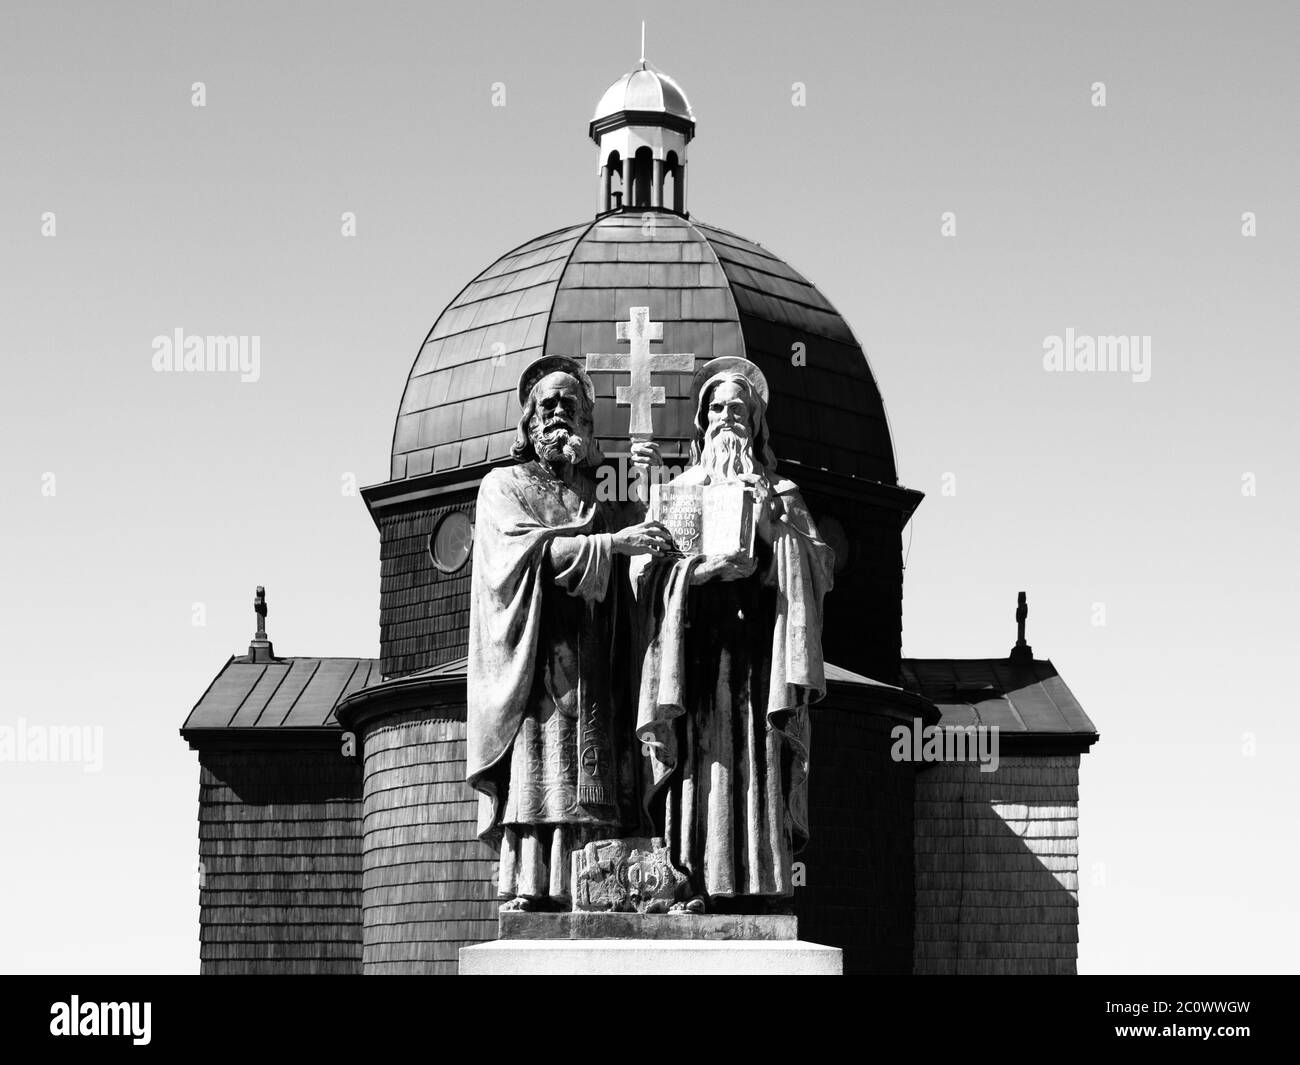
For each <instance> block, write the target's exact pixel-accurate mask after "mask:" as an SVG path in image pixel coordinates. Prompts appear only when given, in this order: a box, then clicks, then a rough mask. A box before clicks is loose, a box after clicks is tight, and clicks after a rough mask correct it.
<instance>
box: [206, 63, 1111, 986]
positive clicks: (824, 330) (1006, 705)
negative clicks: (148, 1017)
mask: <svg viewBox="0 0 1300 1065" xmlns="http://www.w3.org/2000/svg"><path fill="white" fill-rule="evenodd" d="M587 132H588V135H589V137H590V139H591V141H592V142H593V144H594V147H595V164H596V165H595V168H594V174H593V175H592V176H593V177H594V181H593V182H592V186H593V188H592V192H593V193H594V198H595V203H594V210H593V212H592V214H591V216H590V217H588V218H586V219H581V220H577V221H576V222H575V223H574V224H572V225H567V226H562V227H559V228H555V229H552V230H551V231H550V232H547V233H543V234H541V235H539V236H536V237H533V238H532V239H529V240H527V241H525V242H524V243H521V244H520V245H518V246H517V247H515V248H513V249H511V250H509V251H507V252H505V254H503V255H500V256H499V257H498V258H496V259H495V260H493V261H492V262H491V263H490V264H489V265H487V266H486V267H485V268H484V269H483V270H481V271H480V272H479V273H478V274H476V275H475V276H474V277H473V278H471V279H470V280H469V281H468V283H467V284H466V285H465V287H464V288H463V289H462V290H461V291H460V293H459V294H458V295H456V296H455V298H454V299H452V300H451V302H450V303H449V304H448V305H447V306H446V308H445V310H443V312H442V313H441V314H440V315H439V316H438V318H437V320H436V321H435V322H434V323H433V325H432V328H431V329H430V331H429V333H428V335H427V337H426V338H425V339H424V341H423V343H422V344H421V345H420V346H419V349H418V351H417V352H416V355H415V358H414V362H413V364H412V365H411V368H410V372H409V374H408V376H407V379H406V381H405V384H404V387H403V389H402V393H401V398H400V401H399V402H398V406H397V412H396V418H395V424H394V430H393V440H392V449H391V456H390V463H389V468H388V478H387V480H385V481H383V482H382V483H379V484H375V485H372V486H370V487H368V488H366V489H364V491H363V493H362V495H363V498H364V501H365V505H366V508H367V510H368V512H369V515H370V518H371V520H372V521H373V522H374V525H375V528H376V529H377V531H378V541H379V558H380V587H379V607H380V626H379V633H378V649H377V654H374V655H371V656H367V657H358V658H348V659H338V658H316V657H311V656H307V655H298V654H292V655H281V654H277V653H276V649H275V647H274V646H273V645H272V642H271V640H270V638H269V636H268V635H267V631H268V627H267V624H266V621H267V605H266V604H267V597H266V596H264V595H263V594H262V589H260V588H259V589H258V596H257V600H256V611H257V613H256V617H257V631H256V633H255V635H254V637H253V639H252V641H251V643H250V645H249V647H248V650H247V653H243V654H238V655H236V656H233V657H231V658H230V659H229V660H228V661H227V662H226V663H225V665H224V666H223V667H222V668H221V669H220V670H219V672H218V673H217V675H216V676H215V678H213V679H212V681H211V683H210V684H209V685H208V688H207V690H206V691H205V692H204V693H203V695H202V696H201V698H200V699H199V700H198V702H197V704H196V705H195V706H194V708H193V710H192V711H191V712H190V713H189V715H188V716H187V718H186V719H185V722H184V725H183V727H182V729H181V735H182V736H183V737H184V739H185V740H186V741H187V742H188V743H189V745H190V746H191V748H193V749H194V750H195V751H197V752H198V762H199V769H200V788H199V806H198V825H199V832H198V836H199V852H198V853H199V862H200V865H199V869H200V880H201V883H200V904H201V916H200V959H201V968H202V971H203V972H204V973H374V974H379V973H447V974H451V973H455V972H456V971H457V956H458V955H457V952H458V950H459V948H461V947H463V946H468V945H472V944H475V943H480V942H485V941H488V940H492V939H494V938H496V935H497V898H496V854H495V853H494V851H493V850H492V849H491V848H490V847H489V846H488V845H486V844H484V843H483V842H481V841H480V840H479V839H478V838H477V836H476V833H475V821H476V800H475V795H474V793H473V791H472V790H471V789H470V788H469V786H468V785H467V784H466V782H465V700H466V695H465V684H466V654H467V649H468V641H467V632H468V623H469V614H468V611H469V586H470V579H469V570H470V566H471V564H472V559H471V554H472V551H471V549H472V545H473V538H474V531H475V514H474V505H475V497H476V492H477V488H478V485H479V484H480V482H481V481H482V479H483V477H484V475H485V473H486V472H487V471H489V470H491V469H492V468H494V467H496V466H500V465H505V464H508V463H510V462H511V461H512V459H511V458H510V454H509V452H510V447H511V444H512V442H513V439H514V434H515V429H516V425H517V423H518V420H519V417H520V410H519V401H518V398H517V396H516V383H517V381H518V379H519V375H520V372H521V371H522V370H523V369H524V367H525V366H527V365H528V364H530V363H531V362H533V361H534V360H535V359H537V358H538V357H539V356H542V355H567V356H571V357H573V358H577V359H584V358H585V357H587V356H589V355H598V356H602V357H603V359H604V361H603V362H601V361H599V360H598V361H597V362H595V363H591V364H590V365H593V366H601V365H607V366H610V367H616V368H613V369H595V370H593V372H592V378H593V380H594V383H595V385H596V390H597V401H596V403H597V409H596V435H597V437H598V442H599V445H600V448H601V450H602V451H603V452H604V454H605V456H606V457H607V459H608V461H609V462H610V464H611V465H612V466H613V467H615V468H620V466H619V464H620V463H621V464H623V465H622V467H621V468H623V469H625V468H626V463H627V454H628V447H629V442H628V431H627V430H628V418H629V413H628V409H627V407H626V406H624V405H620V403H619V398H620V393H619V389H620V388H621V387H623V386H625V385H626V384H627V380H628V371H627V369H625V368H621V367H622V366H623V365H624V363H621V362H620V360H619V359H617V358H613V357H612V356H617V355H621V354H623V355H625V354H626V353H627V352H628V341H627V339H623V338H625V337H626V336H627V335H628V334H627V326H626V323H628V322H629V321H630V320H631V318H630V316H631V315H632V314H633V313H634V310H635V309H638V308H646V309H648V322H649V324H650V327H651V328H652V329H653V333H652V334H651V335H652V336H654V337H655V340H654V342H653V344H652V356H653V355H655V354H660V353H662V354H668V353H671V354H673V355H676V356H686V355H688V356H689V357H690V358H689V359H687V360H686V363H687V365H690V364H691V361H692V360H693V366H694V367H701V366H703V365H704V364H705V363H707V362H709V361H710V360H712V359H714V358H715V357H719V356H743V357H745V358H747V359H749V360H751V361H752V362H754V363H755V364H757V365H758V366H759V367H760V368H761V370H762V372H763V374H764V375H765V376H766V377H767V380H768V382H769V383H770V387H771V393H772V404H771V407H770V409H769V412H768V420H769V424H770V428H771V434H772V446H773V451H774V452H775V454H776V456H777V458H778V460H779V463H780V472H781V473H782V474H783V475H785V476H788V477H789V478H791V479H792V480H794V481H795V482H796V483H797V484H798V485H799V486H800V488H801V490H802V493H803V496H804V498H805V499H806V500H807V503H808V506H809V508H810V510H811V511H812V512H813V515H814V517H815V519H816V522H817V526H818V529H819V530H820V531H821V533H822V535H823V537H824V539H825V540H826V542H827V543H829V544H830V545H831V546H832V547H833V548H834V551H835V587H834V590H833V591H832V592H831V593H830V594H829V595H828V597H827V598H826V601H825V621H824V633H823V649H824V655H825V659H826V662H827V663H828V665H827V687H828V694H827V696H826V698H825V699H824V700H823V701H821V702H820V703H817V704H816V705H815V706H814V707H813V708H812V736H813V738H812V752H811V768H810V773H809V786H810V789H811V790H810V797H809V821H810V840H809V843H808V846H807V848H806V849H805V850H804V851H803V853H801V854H800V855H799V862H800V863H801V866H802V868H801V870H800V876H799V878H798V886H797V888H796V893H795V907H796V912H797V915H798V919H799V934H800V937H801V938H802V939H804V940H809V941H813V942H817V943H823V944H828V945H831V946H836V947H840V948H842V949H843V951H844V967H845V971H846V972H858V973H891V974H897V975H902V974H909V973H915V974H928V973H990V974H992V973H1041V974H1069V973H1073V972H1074V971H1075V964H1076V958H1077V943H1078V892H1079V869H1078V813H1079V806H1078V799H1079V789H1078V784H1079V768H1080V760H1081V756H1082V755H1083V754H1084V753H1086V752H1087V751H1088V750H1089V748H1090V747H1091V745H1092V744H1093V743H1094V742H1095V741H1096V740H1097V738H1098V735H1097V731H1096V729H1095V727H1094V726H1093V724H1092V722H1091V721H1090V720H1089V718H1088V716H1087V715H1086V714H1085V713H1084V711H1083V709H1082V707H1081V706H1080V705H1079V704H1078V702H1077V701H1076V700H1075V698H1074V696H1073V695H1072V694H1071V692H1070V690H1069V688H1068V687H1066V684H1065V682H1064V681H1063V680H1062V678H1061V677H1060V676H1059V674H1058V673H1057V671H1056V669H1055V668H1054V667H1053V665H1052V663H1051V662H1050V661H1048V660H1047V659H1045V658H1039V657H1036V656H1035V655H1034V653H1033V651H1032V650H1031V649H1030V647H1029V645H1028V643H1027V642H1026V640H1025V613H1026V607H1025V604H1024V597H1023V595H1022V597H1021V605H1020V608H1019V611H1018V614H1019V635H1018V638H1017V640H1016V642H1015V645H1014V647H1012V648H1011V650H1010V651H1009V653H1000V652H999V651H998V649H997V648H996V647H991V648H990V656H989V657H987V658H980V659H906V658H903V657H901V634H902V598H903V550H902V537H903V533H904V530H905V528H906V526H907V523H908V521H909V519H910V518H911V515H912V513H913V512H914V511H915V509H916V508H917V506H918V505H919V504H920V503H921V500H922V495H921V493H920V492H918V491H915V490H913V489H910V488H907V487H905V486H904V485H902V484H900V482H899V477H898V470H897V469H896V466H895V456H894V448H893V443H892V440H891V436H890V427H889V422H888V419H887V418H886V414H885V408H884V405H883V402H882V399H881V395H880V390H879V388H878V387H877V384H876V380H875V378H874V376H873V375H872V371H871V367H870V365H869V363H868V361H867V357H866V355H865V354H864V352H863V349H862V346H861V344H860V343H859V341H858V339H857V337H856V336H855V335H854V332H853V330H852V329H851V328H850V326H849V324H848V323H847V322H846V321H845V320H844V318H843V317H842V316H841V315H840V314H839V313H838V312H837V311H836V310H835V308H834V307H833V306H832V305H831V303H830V302H829V301H828V300H827V299H826V298H825V296H823V295H822V293H821V292H819V291H818V289H817V288H816V287H815V286H814V285H813V284H811V283H810V282H809V281H808V280H807V279H806V278H805V277H804V276H803V275H802V274H801V273H799V272H798V271H797V270H795V269H794V268H793V267H792V266H790V265H789V264H787V263H786V262H785V261H783V260H782V259H781V258H780V257H779V256H777V255H775V254H774V253H773V252H771V251H769V250H768V249H767V248H765V247H763V246H762V245H761V244H759V243H757V242H756V241H754V240H751V239H749V238H748V237H745V236H741V235H738V234H736V233H733V232H730V231H728V230H724V229H721V228H718V227H716V226H713V225H710V224H709V223H707V222H706V221H704V220H702V219H701V218H700V217H698V216H696V215H695V214H694V213H693V212H692V210H691V208H692V207H693V206H694V204H693V203H692V202H691V199H690V197H689V195H688V189H689V187H690V182H689V181H688V178H689V175H690V172H691V167H690V162H689V149H690V145H691V143H692V141H693V139H694V137H695V134H696V116H695V113H694V111H693V110H692V108H691V105H690V103H689V101H688V99H687V96H686V93H685V92H684V91H683V89H682V88H681V86H680V85H679V84H678V83H677V82H675V81H674V80H673V79H672V78H671V77H669V76H668V75H667V74H665V73H663V72H662V71H660V70H657V69H656V68H655V67H654V66H653V65H651V64H650V63H648V62H646V61H645V60H644V59H643V60H641V61H640V62H638V63H637V64H636V65H635V66H634V67H633V69H632V70H630V71H629V72H628V73H626V74H624V75H623V76H622V77H620V78H619V79H618V80H617V81H615V82H614V83H613V84H612V85H611V86H610V87H609V88H608V89H607V90H606V92H605V93H604V94H603V95H602V96H601V97H600V100H599V103H598V104H597V105H596V109H595V112H594V113H593V115H592V117H591V120H590V123H589V124H588V127H587ZM702 206H703V207H704V208H706V209H707V207H708V205H707V204H703V205H702ZM620 323H622V324H623V325H624V328H623V329H622V330H620V328H619V326H620ZM651 361H652V363H653V358H652V360H651ZM669 365H671V366H673V367H682V368H681V369H673V370H669V371H665V372H653V373H652V381H653V384H654V385H655V386H656V387H658V388H662V397H661V398H662V404H661V405H659V406H656V407H655V408H654V411H653V419H654V435H655V439H656V440H657V441H658V442H659V444H660V447H661V451H662V454H663V457H664V460H665V462H666V463H670V464H671V463H677V464H684V463H685V462H686V461H687V458H688V452H689V440H690V436H691V420H692V414H693V411H692V398H691V397H690V395H689V391H690V384H691V378H692V371H691V370H688V369H686V368H685V367H683V366H682V360H681V358H678V359H676V360H675V361H672V362H671V363H670V364H669ZM394 385H396V381H395V382H394ZM358 520H360V515H358ZM277 636H278V637H279V642H280V647H281V649H283V650H293V651H296V650H297V649H296V648H292V646H291V644H292V634H291V633H283V632H281V633H277ZM995 642H996V643H1001V644H1002V646H1005V645H1006V644H1009V643H1010V640H1009V639H1008V640H1006V642H1005V643H1002V641H1001V640H1000V639H999V640H998V641H995ZM899 725H905V726H907V727H908V728H911V729H926V730H931V731H932V732H933V731H936V730H937V731H938V732H940V733H942V732H943V731H945V730H947V731H949V732H951V731H953V730H967V729H969V728H970V727H971V726H984V727H988V728H991V727H994V726H996V728H997V730H998V738H999V760H998V763H997V768H996V770H994V771H983V769H984V768H987V767H982V766H981V765H980V764H978V763H977V762H975V761H972V760H967V761H952V760H945V761H940V762H936V761H928V760H926V759H924V758H920V757H902V756H900V755H899V750H898V745H897V743H896V740H895V738H894V737H895V735H896V729H897V726H899ZM909 750H910V749H909ZM914 753H916V754H919V753H920V750H919V747H918V749H917V750H916V751H915V752H914Z"/></svg>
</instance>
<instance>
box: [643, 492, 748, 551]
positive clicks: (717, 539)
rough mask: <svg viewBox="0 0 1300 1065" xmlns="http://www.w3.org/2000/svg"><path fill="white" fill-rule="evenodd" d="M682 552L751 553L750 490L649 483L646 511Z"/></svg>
mask: <svg viewBox="0 0 1300 1065" xmlns="http://www.w3.org/2000/svg"><path fill="white" fill-rule="evenodd" d="M649 518H650V520H652V521H661V522H663V523H664V525H665V526H667V528H668V531H669V532H670V533H672V537H673V543H674V545H675V546H676V548H677V550H678V551H680V552H681V553H682V554H683V555H734V554H737V553H743V554H744V555H745V556H746V557H749V558H752V557H753V556H754V490H753V489H752V488H750V487H748V486H747V485H743V484H739V483H737V482H734V481H733V482H729V483H727V484H707V485H701V484H673V483H669V484H652V485H651V486H650V513H649Z"/></svg>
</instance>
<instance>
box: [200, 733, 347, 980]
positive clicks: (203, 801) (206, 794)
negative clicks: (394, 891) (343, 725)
mask: <svg viewBox="0 0 1300 1065" xmlns="http://www.w3.org/2000/svg"><path fill="white" fill-rule="evenodd" d="M199 765H200V786H199V861H200V863H201V864H200V888H199V902H200V916H199V924H200V928H199V940H200V958H201V971H202V972H203V973H204V974H205V975H206V974H240V973H359V972H360V971H361V836H360V817H361V769H360V764H359V763H358V761H357V760H356V759H352V758H344V757H343V756H342V755H341V754H340V753H339V751H338V750H334V749H322V750H298V751H278V750H248V751H239V750H235V751H230V750H223V751H200V754H199Z"/></svg>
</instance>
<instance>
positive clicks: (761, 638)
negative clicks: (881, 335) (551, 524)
mask: <svg viewBox="0 0 1300 1065" xmlns="http://www.w3.org/2000/svg"><path fill="white" fill-rule="evenodd" d="M696 394H697V395H698V397H699V398H698V405H697V408H696V417H695V437H694V441H693V444H692V448H691V458H692V464H691V465H690V466H689V467H688V468H687V469H686V471H685V472H683V473H682V474H681V476H680V477H679V478H678V479H677V483H682V484H717V483H725V482H728V481H740V482H743V483H745V484H747V485H749V486H750V487H751V488H752V489H753V491H754V494H755V500H756V502H755V523H756V526H757V537H756V544H755V552H754V555H753V557H752V558H751V557H749V556H748V554H747V553H744V552H742V553H738V554H735V555H729V556H702V555H695V556H688V557H684V558H683V557H676V558H674V557H672V556H671V555H669V556H663V557H647V558H645V559H637V560H634V561H633V563H632V567H631V573H630V576H631V578H632V580H633V584H634V588H635V592H636V595H637V598H638V603H639V605H640V609H639V611H638V619H639V626H640V631H639V634H638V641H637V645H638V657H639V666H640V679H639V693H638V707H637V728H636V734H637V738H638V740H639V741H640V743H641V753H642V757H643V773H644V777H645V781H644V796H643V801H644V803H645V807H646V810H647V813H648V815H649V817H650V819H651V821H652V823H653V830H654V833H655V834H656V835H661V836H663V837H664V838H665V840H666V842H667V844H668V847H669V850H670V853H671V856H672V859H673V861H674V862H675V863H676V864H677V866H678V868H680V869H681V870H682V871H683V872H684V873H685V874H686V875H687V877H688V879H689V880H690V884H691V890H692V894H693V896H694V897H693V898H691V899H690V901H689V902H684V903H679V904H678V907H677V908H678V909H684V910H687V911H688V912H696V913H698V912H703V911H704V910H705V909H706V908H709V909H714V910H729V909H751V908H754V907H755V906H758V907H759V908H775V909H788V908H789V907H790V906H791V904H792V903H791V899H790V897H791V896H792V895H793V890H794V885H793V872H792V867H793V864H794V862H793V859H794V855H795V854H796V853H798V851H799V850H800V849H801V848H802V846H803V844H804V843H805V842H806V840H807V837H808V816H807V807H808V801H807V790H808V751H809V738H810V737H809V731H810V730H809V711H808V707H809V704H810V703H811V702H814V701H816V700H817V699H820V698H821V697H822V696H824V695H825V693H826V682H825V675H824V668H823V662H822V651H821V620H822V599H823V597H824V595H825V594H826V592H828V591H829V590H830V588H831V583H832V575H833V567H834V553H833V551H832V550H831V548H830V547H828V546H827V545H826V543H824V542H823V541H822V539H821V537H820V536H819V535H818V533H817V528H816V525H815V524H814V522H813V520H812V516H811V515H810V514H809V513H808V508H807V506H805V504H804V501H803V497H802V496H801V495H800V492H799V489H798V487H797V486H796V485H795V484H794V483H793V482H792V481H790V480H788V479H786V478H784V477H781V476H779V475H778V473H777V470H776V459H775V457H774V456H773V454H772V451H771V447H770V445H769V443H768V430H767V417H766V411H767V400H768V388H767V382H766V380H765V379H764V377H763V374H762V372H761V371H760V370H759V368H758V367H757V366H755V365H754V364H753V363H751V362H749V361H748V360H746V359H741V358H721V359H714V360H712V361H711V362H709V363H708V364H707V365H706V366H705V367H704V368H703V370H702V371H700V372H699V373H698V374H697V375H696Z"/></svg>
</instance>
